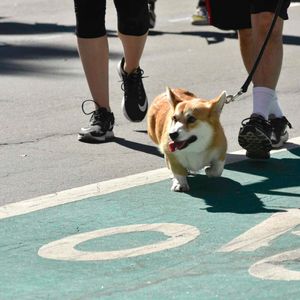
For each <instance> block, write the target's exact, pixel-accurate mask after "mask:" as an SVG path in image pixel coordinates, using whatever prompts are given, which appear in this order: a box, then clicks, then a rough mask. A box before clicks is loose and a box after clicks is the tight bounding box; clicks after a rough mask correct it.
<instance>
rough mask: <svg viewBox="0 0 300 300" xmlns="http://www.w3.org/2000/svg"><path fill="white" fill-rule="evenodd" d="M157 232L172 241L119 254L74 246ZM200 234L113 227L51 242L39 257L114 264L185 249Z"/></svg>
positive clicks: (177, 227) (184, 228)
mask: <svg viewBox="0 0 300 300" xmlns="http://www.w3.org/2000/svg"><path fill="white" fill-rule="evenodd" d="M145 231H157V232H162V233H163V234H165V235H166V236H168V237H169V238H167V239H166V240H165V241H161V242H158V243H155V244H151V245H145V246H141V247H136V248H131V249H125V250H119V251H98V252H96V251H80V250H76V249H75V246H76V245H78V244H80V243H83V242H86V241H89V240H93V239H96V238H101V237H104V236H110V235H114V234H124V233H130V232H145ZM199 234H200V232H199V230H198V229H197V228H196V227H193V226H190V225H186V224H176V223H157V224H135V225H129V226H121V227H112V228H106V229H100V230H95V231H90V232H86V233H80V234H75V235H71V236H68V237H65V238H63V239H61V240H57V241H54V242H51V243H49V244H47V245H44V246H42V247H41V248H40V249H39V251H38V255H40V256H41V257H44V258H48V259H56V260H70V261H93V260H111V259H120V258H127V257H134V256H140V255H146V254H150V253H154V252H158V251H163V250H167V249H171V248H175V247H178V246H182V245H184V244H186V243H188V242H190V241H192V240H194V239H195V238H196V237H197V236H198V235H199Z"/></svg>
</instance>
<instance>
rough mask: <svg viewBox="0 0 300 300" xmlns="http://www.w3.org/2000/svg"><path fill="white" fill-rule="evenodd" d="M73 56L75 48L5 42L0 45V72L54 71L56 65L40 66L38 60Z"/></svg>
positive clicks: (76, 55) (75, 52) (75, 53)
mask: <svg viewBox="0 0 300 300" xmlns="http://www.w3.org/2000/svg"><path fill="white" fill-rule="evenodd" d="M74 57H78V54H77V50H76V49H74V48H71V47H55V46H41V45H34V46H26V45H9V44H5V45H2V46H0V65H1V68H0V74H26V73H49V72H51V73H56V72H57V69H58V68H57V66H53V67H46V66H45V65H44V66H41V65H40V60H42V59H59V58H61V59H66V58H74ZM28 61H30V63H28Z"/></svg>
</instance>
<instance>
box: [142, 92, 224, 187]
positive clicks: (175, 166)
mask: <svg viewBox="0 0 300 300" xmlns="http://www.w3.org/2000/svg"><path fill="white" fill-rule="evenodd" d="M225 101H226V92H222V93H221V95H220V96H218V97H216V98H214V99H212V100H204V99H201V98H198V97H196V96H195V95H194V94H193V93H191V92H189V91H186V90H184V89H179V88H177V89H170V88H168V87H167V88H166V92H165V93H163V94H160V95H158V96H157V97H156V98H155V99H154V100H153V102H152V103H151V105H150V108H149V112H148V117H147V126H148V129H147V131H148V135H149V136H150V138H151V139H152V141H153V142H154V143H155V144H157V145H158V148H159V150H160V151H161V152H162V154H164V157H165V160H166V164H167V166H168V168H169V169H170V170H171V172H172V173H173V180H172V181H173V182H172V187H171V190H172V191H176V192H187V191H189V189H190V188H189V185H188V181H187V175H188V173H189V172H196V171H199V170H201V169H203V168H205V173H206V175H207V176H209V177H217V176H221V174H222V172H223V169H224V164H225V157H226V151H227V140H226V137H225V134H224V130H223V127H222V126H221V123H220V114H221V111H222V108H223V105H224V103H225Z"/></svg>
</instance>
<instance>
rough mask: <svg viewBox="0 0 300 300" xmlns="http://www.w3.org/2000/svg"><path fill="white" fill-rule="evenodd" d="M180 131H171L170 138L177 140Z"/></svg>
mask: <svg viewBox="0 0 300 300" xmlns="http://www.w3.org/2000/svg"><path fill="white" fill-rule="evenodd" d="M178 135H179V134H178V132H176V131H175V132H171V133H169V136H170V138H171V139H172V140H173V141H175V140H176V138H177V137H178Z"/></svg>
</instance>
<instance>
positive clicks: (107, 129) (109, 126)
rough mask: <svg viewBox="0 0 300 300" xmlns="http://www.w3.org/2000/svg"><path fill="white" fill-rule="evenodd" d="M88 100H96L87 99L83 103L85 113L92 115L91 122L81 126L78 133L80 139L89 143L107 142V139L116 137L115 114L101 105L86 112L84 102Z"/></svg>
mask: <svg viewBox="0 0 300 300" xmlns="http://www.w3.org/2000/svg"><path fill="white" fill-rule="evenodd" d="M88 101H91V102H94V101H93V100H86V101H84V102H83V103H82V106H81V108H82V111H83V113H84V114H85V115H92V116H91V118H90V124H89V126H87V127H84V128H81V130H80V131H79V133H78V140H79V141H81V142H87V143H100V142H105V141H106V140H107V139H112V138H113V137H114V133H113V127H114V123H115V118H114V114H113V113H112V112H109V111H108V110H107V109H106V108H104V107H99V108H97V109H96V110H95V111H92V112H90V113H86V112H85V110H84V104H85V103H86V102H88Z"/></svg>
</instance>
